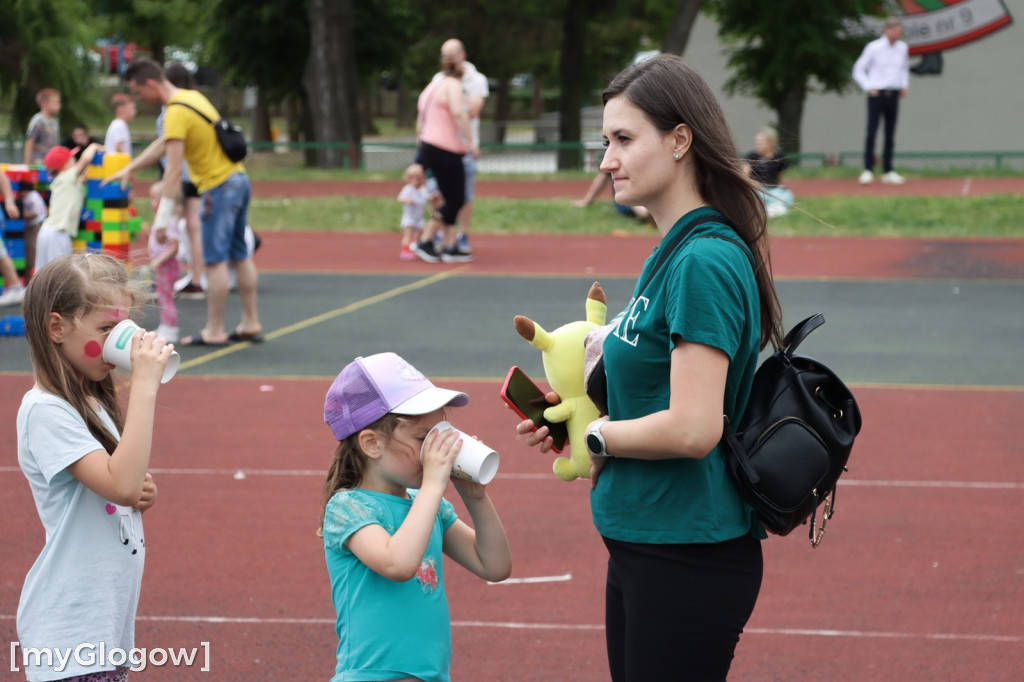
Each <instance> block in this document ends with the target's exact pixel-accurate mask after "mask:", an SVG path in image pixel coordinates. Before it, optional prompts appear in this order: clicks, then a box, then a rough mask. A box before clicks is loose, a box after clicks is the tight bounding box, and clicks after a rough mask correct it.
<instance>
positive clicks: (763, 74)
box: [707, 0, 880, 154]
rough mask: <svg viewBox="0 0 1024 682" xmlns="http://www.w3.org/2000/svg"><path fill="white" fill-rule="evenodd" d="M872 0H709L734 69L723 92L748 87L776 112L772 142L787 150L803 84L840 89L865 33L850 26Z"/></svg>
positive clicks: (795, 140)
mask: <svg viewBox="0 0 1024 682" xmlns="http://www.w3.org/2000/svg"><path fill="white" fill-rule="evenodd" d="M879 5H880V3H878V2H872V0H831V1H830V2H812V3H808V2H803V1H802V0H776V2H773V3H771V7H770V8H767V9H766V7H765V5H764V3H763V2H760V0H708V2H707V7H708V9H709V11H710V12H711V14H712V15H713V16H715V18H717V19H718V22H719V36H721V37H722V39H723V41H724V42H726V44H728V45H731V47H730V48H729V54H730V57H729V66H730V67H732V69H733V71H734V73H733V75H732V76H731V77H730V78H729V80H728V81H727V82H726V84H725V90H726V92H728V93H730V94H732V93H734V92H737V91H739V92H742V93H745V94H749V95H752V96H754V97H756V98H757V99H759V100H760V101H762V102H764V103H765V104H766V105H767V106H769V107H771V108H772V109H773V110H774V111H775V114H776V116H777V117H778V123H777V125H778V129H779V142H780V146H781V147H782V149H783V150H784V151H785V152H786V153H789V154H798V153H799V152H800V149H801V143H800V126H801V122H802V120H803V109H804V101H805V99H806V98H807V94H808V93H810V92H834V93H842V92H844V91H845V90H847V89H848V88H849V87H850V83H851V81H852V76H851V70H852V68H853V63H854V61H856V59H857V55H858V54H860V50H861V48H862V47H863V45H864V42H865V39H864V36H863V34H862V33H860V32H859V30H858V29H857V28H856V26H858V24H859V21H858V20H859V19H860V18H861V16H863V15H864V13H865V11H866V10H878V9H879Z"/></svg>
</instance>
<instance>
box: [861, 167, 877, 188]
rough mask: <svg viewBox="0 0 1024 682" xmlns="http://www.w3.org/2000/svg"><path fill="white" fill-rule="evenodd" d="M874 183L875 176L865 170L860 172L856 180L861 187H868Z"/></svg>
mask: <svg viewBox="0 0 1024 682" xmlns="http://www.w3.org/2000/svg"><path fill="white" fill-rule="evenodd" d="M874 181H875V174H874V173H872V172H871V171H869V170H868V169H866V168H865V169H864V170H863V171H862V172H861V174H860V177H859V178H857V182H859V183H860V184H862V185H870V184H871V183H872V182H874Z"/></svg>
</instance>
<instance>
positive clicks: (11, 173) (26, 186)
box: [0, 163, 50, 287]
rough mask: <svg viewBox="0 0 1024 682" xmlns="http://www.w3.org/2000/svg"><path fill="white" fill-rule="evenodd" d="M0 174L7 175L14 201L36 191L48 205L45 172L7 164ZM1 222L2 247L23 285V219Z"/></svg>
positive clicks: (48, 193)
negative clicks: (12, 262)
mask: <svg viewBox="0 0 1024 682" xmlns="http://www.w3.org/2000/svg"><path fill="white" fill-rule="evenodd" d="M0 172H2V173H5V174H6V175H7V179H8V180H9V181H10V183H11V190H12V191H13V192H14V196H15V198H16V199H21V198H22V197H24V196H25V194H27V193H28V192H30V191H32V190H33V189H36V190H38V191H39V193H40V194H42V195H43V199H44V200H46V202H47V203H49V197H50V177H49V176H48V175H47V173H46V171H45V170H43V169H42V168H39V167H30V166H26V165H24V164H20V163H19V164H13V163H12V164H7V165H4V166H0ZM18 206H19V208H21V202H20V201H19V202H18ZM3 218H4V219H3V220H0V226H2V228H3V229H2V234H0V238H2V239H3V241H4V246H5V247H6V248H7V253H8V255H9V256H10V257H11V260H12V261H14V268H15V269H16V270H17V271H18V275H19V276H20V277H21V279H22V283H24V279H25V219H24V217H19V218H16V219H12V218H7V216H6V215H5V216H3ZM10 284H12V283H11V282H3V285H4V286H5V287H6V286H8V285H10Z"/></svg>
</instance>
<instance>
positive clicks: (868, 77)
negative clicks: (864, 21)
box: [853, 17, 910, 185]
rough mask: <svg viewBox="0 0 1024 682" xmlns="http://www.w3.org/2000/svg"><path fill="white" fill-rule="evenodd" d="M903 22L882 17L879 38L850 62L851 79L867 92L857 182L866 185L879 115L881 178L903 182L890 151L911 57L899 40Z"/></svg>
mask: <svg viewBox="0 0 1024 682" xmlns="http://www.w3.org/2000/svg"><path fill="white" fill-rule="evenodd" d="M902 35H903V24H902V23H900V20H899V19H897V18H896V17H890V18H888V19H886V20H885V28H884V29H883V34H882V36H881V37H880V38H877V39H876V40H872V41H871V42H870V43H868V44H867V45H865V46H864V51H863V52H861V55H860V57H858V58H857V62H856V63H855V64H854V65H853V79H854V80H855V81H857V85H859V86H860V87H861V89H862V90H863V91H864V92H866V93H867V94H868V129H867V137H866V138H865V140H864V170H863V171H862V172H861V174H860V184H862V185H867V184H869V183H871V182H872V181H873V180H874V179H875V176H874V173H873V170H872V169H873V168H874V166H875V133H877V132H878V120H879V118H882V119H884V121H885V142H884V146H883V149H882V172H883V175H882V182H884V183H886V184H890V185H902V184H903V183H904V179H903V176H901V175H900V174H899V173H897V172H896V171H894V170H893V169H892V152H893V147H894V146H895V135H896V117H897V115H898V114H899V110H900V98H901V97H906V95H907V85H908V84H909V81H910V58H909V52H908V48H907V44H906V43H905V42H903V41H902V40H900V36H902Z"/></svg>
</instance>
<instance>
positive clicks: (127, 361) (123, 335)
mask: <svg viewBox="0 0 1024 682" xmlns="http://www.w3.org/2000/svg"><path fill="white" fill-rule="evenodd" d="M139 329H141V327H139V325H137V324H135V323H134V322H132V321H131V320H121V321H120V322H118V323H117V326H116V327H114V328H113V329H111V330H110V335H109V336H108V337H107V342H106V343H104V344H103V361H104V362H109V363H110V364H112V365H114V366H115V367H117V368H118V369H119V370H122V371H124V372H131V371H132V339H133V338H135V333H136V332H137V331H139ZM180 364H181V356H180V355H179V354H178V351H171V357H170V358H169V359H168V360H167V366H166V367H165V368H164V375H163V377H161V379H160V383H161V384H166V383H167V382H168V381H170V380H171V377H173V376H174V373H175V372H177V371H178V365H180Z"/></svg>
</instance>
